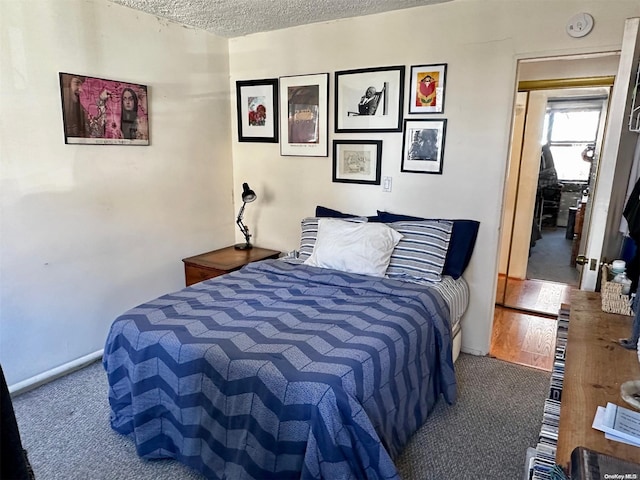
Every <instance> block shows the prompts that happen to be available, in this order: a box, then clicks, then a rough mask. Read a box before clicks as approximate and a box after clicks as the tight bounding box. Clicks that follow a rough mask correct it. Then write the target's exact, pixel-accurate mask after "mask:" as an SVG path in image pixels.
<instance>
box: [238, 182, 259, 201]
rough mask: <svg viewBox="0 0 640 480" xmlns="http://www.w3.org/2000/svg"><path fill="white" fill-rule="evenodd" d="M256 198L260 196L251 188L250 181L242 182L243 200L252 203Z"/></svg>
mask: <svg viewBox="0 0 640 480" xmlns="http://www.w3.org/2000/svg"><path fill="white" fill-rule="evenodd" d="M256 198H258V196H257V195H256V192H254V191H253V190H251V189H250V188H249V184H248V183H243V184H242V201H243V202H244V203H251V202H253V201H254V200H255V199H256Z"/></svg>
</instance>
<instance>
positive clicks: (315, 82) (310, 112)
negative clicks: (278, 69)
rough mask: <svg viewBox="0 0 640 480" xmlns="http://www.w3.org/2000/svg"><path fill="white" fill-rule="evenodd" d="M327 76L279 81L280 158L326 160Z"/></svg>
mask: <svg viewBox="0 0 640 480" xmlns="http://www.w3.org/2000/svg"><path fill="white" fill-rule="evenodd" d="M328 130H329V74H328V73H318V74H313V75H298V76H292V77H280V131H281V135H282V138H281V139H280V155H283V156H287V155H292V156H302V157H326V156H328V154H329V153H328V149H329V137H328Z"/></svg>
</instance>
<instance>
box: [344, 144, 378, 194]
mask: <svg viewBox="0 0 640 480" xmlns="http://www.w3.org/2000/svg"><path fill="white" fill-rule="evenodd" d="M381 164H382V140H334V141H333V181H334V182H342V183H364V184H369V185H380V172H381V168H380V166H381Z"/></svg>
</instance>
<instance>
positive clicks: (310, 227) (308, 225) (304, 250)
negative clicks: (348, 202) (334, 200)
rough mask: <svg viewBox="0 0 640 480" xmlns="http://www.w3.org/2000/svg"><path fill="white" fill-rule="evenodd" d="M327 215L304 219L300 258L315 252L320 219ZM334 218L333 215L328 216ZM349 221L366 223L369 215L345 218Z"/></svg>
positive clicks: (302, 258) (307, 256)
mask: <svg viewBox="0 0 640 480" xmlns="http://www.w3.org/2000/svg"><path fill="white" fill-rule="evenodd" d="M320 218H325V217H308V218H304V219H303V220H302V235H301V236H300V250H299V251H300V254H299V256H298V258H299V259H300V260H306V259H307V258H309V257H310V256H311V254H312V253H313V247H315V245H316V239H317V238H318V220H320ZM326 218H333V217H326ZM344 220H345V221H347V222H357V223H366V221H367V217H350V218H345V219H344Z"/></svg>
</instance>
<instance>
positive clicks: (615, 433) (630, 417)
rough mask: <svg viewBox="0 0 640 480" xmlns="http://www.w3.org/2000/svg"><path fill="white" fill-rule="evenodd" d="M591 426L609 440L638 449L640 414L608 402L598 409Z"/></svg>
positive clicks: (639, 445) (639, 442)
mask: <svg viewBox="0 0 640 480" xmlns="http://www.w3.org/2000/svg"><path fill="white" fill-rule="evenodd" d="M592 426H593V428H595V429H596V430H600V431H601V432H604V437H605V438H607V439H609V440H615V441H617V442H622V443H626V444H628V445H633V446H635V447H640V412H635V411H633V410H629V409H628V408H624V407H620V406H618V405H616V404H614V403H610V402H609V403H607V406H606V407H598V410H597V411H596V416H595V418H594V419H593V425H592Z"/></svg>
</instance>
